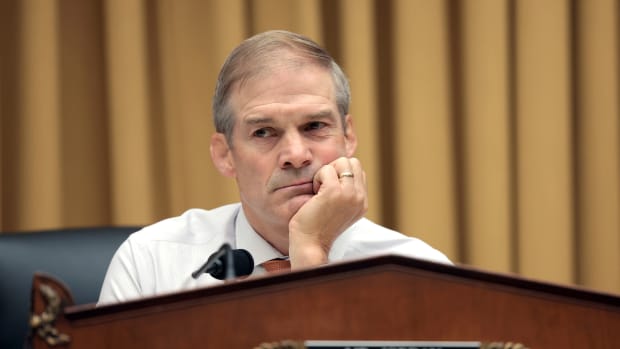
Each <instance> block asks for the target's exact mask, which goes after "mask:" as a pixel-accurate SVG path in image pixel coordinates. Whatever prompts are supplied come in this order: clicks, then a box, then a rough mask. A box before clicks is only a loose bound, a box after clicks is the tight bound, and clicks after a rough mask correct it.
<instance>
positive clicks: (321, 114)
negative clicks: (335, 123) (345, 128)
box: [305, 109, 334, 120]
mask: <svg viewBox="0 0 620 349" xmlns="http://www.w3.org/2000/svg"><path fill="white" fill-rule="evenodd" d="M333 116H334V113H333V111H332V110H331V109H324V110H320V111H318V112H316V113H310V114H307V115H305V118H307V119H311V120H314V119H321V118H325V117H333Z"/></svg>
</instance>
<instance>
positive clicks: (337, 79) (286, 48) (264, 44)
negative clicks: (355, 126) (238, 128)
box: [212, 30, 351, 145]
mask: <svg viewBox="0 0 620 349" xmlns="http://www.w3.org/2000/svg"><path fill="white" fill-rule="evenodd" d="M286 53H288V54H286ZM304 63H310V64H315V65H317V66H320V67H324V68H325V69H327V70H328V71H329V72H330V74H331V76H332V80H333V82H334V91H335V94H336V96H335V98H336V105H337V106H338V112H339V113H340V117H341V119H342V125H343V127H345V126H346V125H345V122H344V121H345V116H346V115H347V114H348V113H349V103H350V101H351V90H350V87H349V81H348V80H347V77H346V76H345V74H344V72H343V71H342V69H340V67H339V66H338V64H337V63H336V62H335V61H334V59H333V58H332V57H331V56H330V55H329V53H327V51H326V50H325V49H323V48H322V47H321V46H319V45H318V44H317V43H316V42H314V41H312V40H311V39H309V38H307V37H305V36H303V35H300V34H296V33H291V32H288V31H284V30H272V31H267V32H264V33H261V34H257V35H255V36H253V37H251V38H249V39H247V40H245V41H244V42H242V43H241V44H240V45H239V46H237V47H236V48H235V49H234V50H233V51H232V52H231V53H230V55H229V56H228V58H227V59H226V61H225V62H224V65H223V66H222V69H221V70H220V74H219V76H218V79H217V84H216V86H215V94H214V96H213V106H212V108H213V122H214V124H215V130H216V131H217V132H219V133H223V134H224V135H225V136H226V140H227V142H228V144H229V145H232V133H233V127H234V124H235V116H234V115H233V111H232V109H231V107H230V105H229V99H230V93H231V91H232V89H233V86H235V84H237V83H239V84H243V83H244V82H245V81H247V80H248V79H249V78H252V77H254V76H256V75H258V74H260V73H262V72H265V71H268V70H269V69H271V68H273V67H275V66H278V65H282V64H289V65H302V64H304Z"/></svg>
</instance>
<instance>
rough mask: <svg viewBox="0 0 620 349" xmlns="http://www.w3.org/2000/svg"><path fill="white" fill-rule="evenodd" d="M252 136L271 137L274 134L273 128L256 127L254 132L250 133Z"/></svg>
mask: <svg viewBox="0 0 620 349" xmlns="http://www.w3.org/2000/svg"><path fill="white" fill-rule="evenodd" d="M252 135H253V136H254V137H258V138H266V137H271V136H273V135H274V132H273V130H271V129H269V128H261V129H258V130H256V131H254V133H253V134H252Z"/></svg>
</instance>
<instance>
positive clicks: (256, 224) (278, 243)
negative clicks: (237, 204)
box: [241, 204, 289, 256]
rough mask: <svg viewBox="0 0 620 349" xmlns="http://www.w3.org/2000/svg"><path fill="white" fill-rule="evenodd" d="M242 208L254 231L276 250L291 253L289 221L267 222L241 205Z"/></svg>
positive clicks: (285, 253)
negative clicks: (280, 222)
mask: <svg viewBox="0 0 620 349" xmlns="http://www.w3.org/2000/svg"><path fill="white" fill-rule="evenodd" d="M241 209H242V210H243V213H244V214H245V217H246V219H247V221H248V223H249V224H250V227H252V229H254V231H255V232H256V233H257V234H258V235H260V236H261V237H262V238H263V239H264V240H265V241H267V242H268V243H269V244H270V245H271V246H273V247H274V248H275V249H276V250H278V251H279V252H280V253H282V254H283V255H285V256H288V254H289V234H288V223H287V224H284V225H282V224H278V223H276V222H268V223H267V224H265V223H264V222H265V221H263V220H260V219H258V218H257V217H256V216H254V215H253V214H252V212H251V211H250V210H246V209H245V208H244V207H243V204H242V205H241Z"/></svg>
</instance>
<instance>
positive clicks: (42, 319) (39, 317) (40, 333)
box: [30, 273, 73, 347]
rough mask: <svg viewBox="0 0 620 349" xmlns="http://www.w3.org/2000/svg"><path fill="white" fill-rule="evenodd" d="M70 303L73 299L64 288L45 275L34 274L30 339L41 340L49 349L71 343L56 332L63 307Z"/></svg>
mask: <svg viewBox="0 0 620 349" xmlns="http://www.w3.org/2000/svg"><path fill="white" fill-rule="evenodd" d="M72 303H73V299H72V297H71V295H70V293H68V291H67V289H66V286H64V285H62V284H59V283H56V282H55V281H54V279H53V278H50V277H49V276H47V275H43V274H39V273H37V274H35V276H34V279H33V283H32V309H31V314H30V328H31V334H32V337H33V338H32V339H33V340H36V339H40V340H43V341H44V342H45V343H46V344H47V346H49V347H56V346H63V345H68V344H69V343H71V337H70V336H68V335H67V334H64V333H61V332H60V331H59V330H58V328H57V322H58V320H59V319H60V318H61V317H62V313H63V310H64V307H65V306H66V305H70V304H72Z"/></svg>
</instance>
